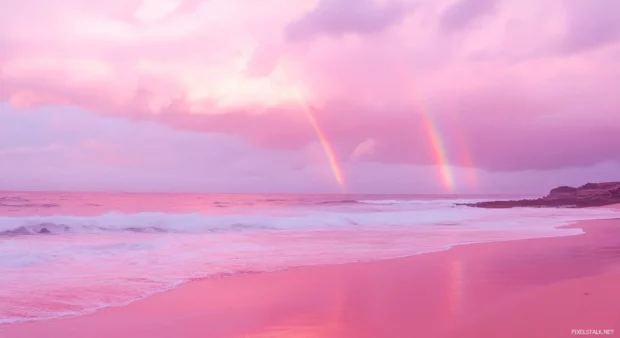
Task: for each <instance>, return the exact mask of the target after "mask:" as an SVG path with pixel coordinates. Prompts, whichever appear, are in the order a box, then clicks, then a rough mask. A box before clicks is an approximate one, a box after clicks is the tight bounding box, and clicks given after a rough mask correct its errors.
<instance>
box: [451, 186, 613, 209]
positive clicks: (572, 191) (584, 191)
mask: <svg viewBox="0 0 620 338" xmlns="http://www.w3.org/2000/svg"><path fill="white" fill-rule="evenodd" d="M617 203H620V182H602V183H588V184H585V185H582V186H581V187H578V188H574V187H568V186H561V187H557V188H555V189H551V191H550V192H549V194H548V195H547V196H545V197H541V198H537V199H522V200H512V201H489V202H478V203H462V204H458V205H466V206H470V207H478V208H515V207H530V208H531V207H538V208H545V207H551V208H552V207H556V208H586V207H600V206H605V205H611V204H617Z"/></svg>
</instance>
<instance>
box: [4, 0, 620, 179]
mask: <svg viewBox="0 0 620 338" xmlns="http://www.w3.org/2000/svg"><path fill="white" fill-rule="evenodd" d="M586 3H587V4H586ZM615 3H616V2H615V1H605V0H592V1H562V0H550V1H545V2H541V1H535V0H519V1H517V0H504V1H490V0H478V1H473V0H463V1H458V2H454V1H448V0H445V1H443V0H442V1H432V2H418V1H388V0H381V1H380V0H364V1H344V0H340V1H337V0H331V1H327V0H321V1H318V0H317V1H311V2H291V1H284V0H268V1H262V2H260V3H259V2H256V1H246V0H209V1H182V2H178V3H177V2H175V1H164V0H161V1H154V2H152V3H151V4H147V3H146V2H142V1H131V2H129V3H128V2H120V1H111V2H108V3H107V4H106V5H95V4H93V3H92V2H88V1H78V0H62V1H58V2H55V3H54V5H53V6H52V5H50V4H51V3H50V2H42V1H35V0H25V1H23V2H21V3H20V4H18V5H16V6H15V8H12V11H13V12H11V13H9V14H7V12H4V13H3V14H0V19H2V20H0V21H1V22H2V23H0V25H1V26H0V27H1V28H2V30H1V31H2V33H0V62H1V65H0V66H1V67H2V70H3V71H2V75H1V79H0V80H1V81H2V86H3V87H2V91H1V92H0V99H1V100H4V101H7V102H9V103H10V104H11V105H13V106H15V107H21V108H32V107H38V106H49V105H54V106H58V105H64V106H75V107H80V108H83V109H86V110H89V111H93V112H97V113H100V114H105V115H112V116H117V117H121V118H125V119H129V120H143V121H145V120H146V121H155V122H158V123H162V124H166V125H169V126H172V127H174V128H177V129H180V130H189V131H198V132H203V133H220V134H226V135H232V136H238V137H240V138H242V139H244V140H246V141H248V142H250V143H252V144H253V145H254V146H257V147H260V148H262V149H266V150H270V149H276V150H277V149H284V150H286V151H294V150H300V149H305V147H307V146H309V145H311V144H313V143H315V142H316V140H317V136H316V133H315V130H313V128H312V126H311V124H310V122H309V120H308V118H307V116H306V113H305V112H304V110H305V109H306V108H304V107H305V106H307V105H310V106H312V107H313V113H314V115H315V117H316V120H317V121H318V124H319V126H320V127H321V128H322V129H323V132H324V133H325V135H326V136H327V138H328V139H329V140H330V142H332V143H333V147H334V149H335V150H336V152H337V155H338V157H339V158H340V159H341V160H342V161H344V162H346V161H347V159H349V158H353V157H356V156H352V154H355V153H358V152H359V151H361V150H359V149H358V147H359V146H360V144H363V143H364V142H366V141H367V140H373V147H372V151H366V152H364V156H360V157H359V158H358V159H357V160H358V162H359V160H361V159H363V160H365V161H373V162H376V163H382V164H386V165H387V164H414V165H432V164H434V163H436V161H437V159H436V155H435V154H434V153H433V150H432V148H431V144H430V142H429V139H428V135H427V131H428V128H427V127H428V121H427V118H426V116H430V117H431V119H432V120H433V122H434V123H435V124H436V126H437V129H438V130H439V132H440V134H441V137H442V139H443V143H444V146H445V152H446V153H447V155H448V160H449V162H450V163H451V164H453V165H455V166H463V167H468V166H471V165H474V166H476V167H478V168H479V169H484V170H490V171H520V170H543V169H544V170H551V169H558V168H564V167H578V166H589V165H594V164H597V163H603V162H605V161H617V160H618V159H620V150H619V148H618V147H614V146H612V145H614V144H620V133H617V132H615V130H617V129H619V128H620V111H618V110H619V109H620V108H619V107H620V101H619V100H620V98H619V97H618V95H617V93H615V91H616V88H618V87H619V86H620V68H619V67H618V66H617V57H618V55H620V35H619V34H618V28H619V27H620V26H618V25H617V24H616V21H614V20H612V19H613V15H612V14H611V13H616V12H617V11H618V8H616V7H617V6H616V4H615ZM141 6H142V7H141ZM145 6H146V7H145ZM149 6H150V9H149ZM32 8H35V9H36V10H34V11H32V13H31V14H29V13H30V12H28V10H30V9H32ZM141 8H142V10H140V9H141ZM144 8H146V9H144ZM413 9H415V10H413ZM564 13H566V15H564ZM26 15H31V16H29V17H28V20H26V19H25V18H26ZM473 22H475V23H476V24H471V23H473ZM442 27H443V28H442ZM465 28H467V29H465ZM446 29H448V30H452V31H454V30H459V34H456V35H449V34H445V30H446ZM371 33H372V34H371ZM375 33H380V34H375ZM317 36H323V37H326V38H323V39H312V38H313V37H317ZM558 43H559V44H560V45H562V46H566V48H567V49H566V50H567V51H568V50H570V51H577V50H579V51H581V52H582V53H579V54H569V53H549V52H548V51H549V50H551V49H553V47H554V46H558ZM595 47H600V48H595ZM358 150H359V151H358ZM109 159H110V161H115V158H114V157H110V158H109ZM119 163H120V162H119Z"/></svg>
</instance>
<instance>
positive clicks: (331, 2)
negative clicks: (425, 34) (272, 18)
mask: <svg viewBox="0 0 620 338" xmlns="http://www.w3.org/2000/svg"><path fill="white" fill-rule="evenodd" d="M410 10H411V7H410V6H406V5H405V3H403V2H399V1H377V0H319V2H318V4H317V6H316V8H314V9H313V10H312V11H310V12H309V13H307V14H305V15H304V16H303V17H302V18H300V19H299V20H296V21H294V22H292V23H291V24H290V25H289V26H288V27H287V29H286V36H287V37H288V38H289V39H290V40H306V39H312V38H314V37H317V36H320V35H335V36H340V35H343V34H347V33H352V34H370V33H375V32H380V31H383V30H385V29H387V28H389V27H391V26H393V25H396V24H398V23H399V22H400V21H402V20H403V18H404V17H405V16H406V15H408V14H409V11H410Z"/></svg>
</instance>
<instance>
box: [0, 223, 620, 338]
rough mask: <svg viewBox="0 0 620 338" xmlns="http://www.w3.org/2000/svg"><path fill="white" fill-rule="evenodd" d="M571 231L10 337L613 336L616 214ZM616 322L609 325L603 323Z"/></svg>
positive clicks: (201, 288)
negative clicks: (611, 217)
mask: <svg viewBox="0 0 620 338" xmlns="http://www.w3.org/2000/svg"><path fill="white" fill-rule="evenodd" d="M568 227H571V228H581V229H583V230H584V231H585V233H584V234H581V235H576V236H565V237H553V238H537V239H524V240H513V241H506V242H492V243H479V244H471V245H461V246H456V247H454V248H452V249H450V250H447V251H442V252H434V253H427V254H422V255H415V256H411V257H406V258H397V259H388V260H381V261H374V262H363V263H350V264H341V265H322V266H312V267H300V268H292V269H288V270H286V271H279V272H271V273H251V274H245V275H236V276H232V277H227V278H212V279H204V280H197V281H193V282H190V283H187V284H185V285H183V286H181V287H180V288H178V289H175V290H172V291H168V292H163V293H159V294H156V295H153V296H151V297H148V298H146V299H143V300H140V301H137V302H134V303H131V304H129V305H127V306H122V307H114V308H108V309H104V310H102V311H99V312H96V313H94V314H90V315H83V316H78V317H70V318H60V319H53V320H45V321H36V322H26V323H17V324H10V325H2V326H0V336H1V337H3V338H14V337H15V338H17V337H65V338H67V337H80V338H84V337H118V338H121V337H252V338H258V337H261V338H263V337H334V338H336V337H351V338H352V337H356V338H358V337H545V338H549V337H569V336H573V335H584V334H597V335H613V334H614V333H615V334H620V315H619V314H620V288H618V285H620V219H609V220H590V221H584V222H577V223H575V224H572V225H570V226H568ZM613 330H616V332H613Z"/></svg>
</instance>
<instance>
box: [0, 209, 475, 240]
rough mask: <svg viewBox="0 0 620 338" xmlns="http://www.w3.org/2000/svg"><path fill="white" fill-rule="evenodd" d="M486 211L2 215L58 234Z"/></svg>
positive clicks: (393, 219) (364, 221)
mask: <svg viewBox="0 0 620 338" xmlns="http://www.w3.org/2000/svg"><path fill="white" fill-rule="evenodd" d="M483 211H484V210H481V209H473V208H471V209H468V210H465V209H460V210H450V209H445V210H441V212H438V210H428V211H424V210H386V211H379V212H376V211H371V212H364V211H358V212H324V211H321V212H316V211H314V210H312V209H309V210H299V211H298V212H297V214H293V215H291V214H286V215H277V214H256V213H254V214H237V215H202V214H168V213H163V212H143V213H136V214H123V213H118V212H112V213H107V214H103V215H99V216H25V217H17V216H11V217H0V235H5V236H6V235H34V234H57V233H97V232H110V231H113V232H119V231H125V232H146V233H164V232H169V233H209V232H235V231H252V230H287V229H302V228H316V227H337V226H351V225H386V226H390V225H411V224H419V223H426V224H433V223H436V222H454V221H457V220H461V219H467V218H473V217H476V215H477V214H480V213H481V212H483Z"/></svg>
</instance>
